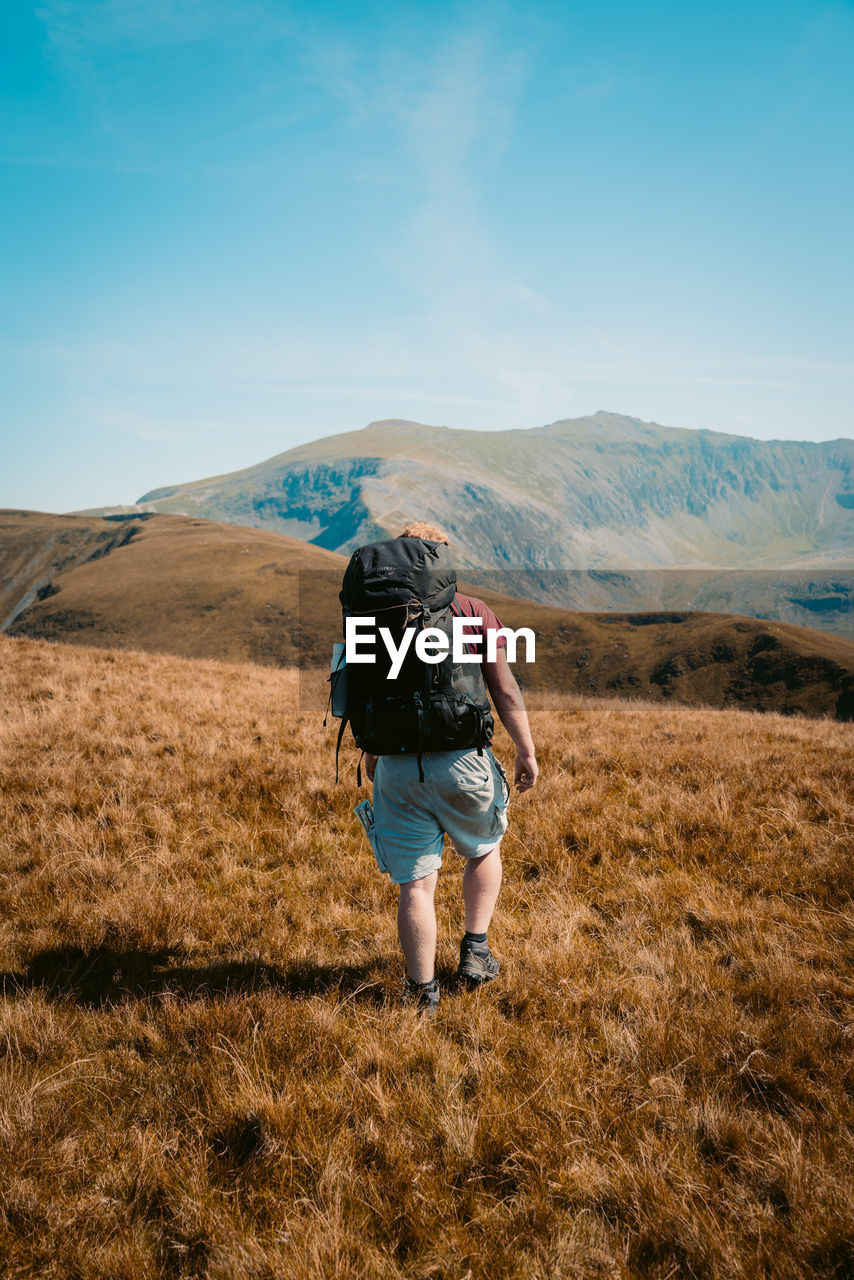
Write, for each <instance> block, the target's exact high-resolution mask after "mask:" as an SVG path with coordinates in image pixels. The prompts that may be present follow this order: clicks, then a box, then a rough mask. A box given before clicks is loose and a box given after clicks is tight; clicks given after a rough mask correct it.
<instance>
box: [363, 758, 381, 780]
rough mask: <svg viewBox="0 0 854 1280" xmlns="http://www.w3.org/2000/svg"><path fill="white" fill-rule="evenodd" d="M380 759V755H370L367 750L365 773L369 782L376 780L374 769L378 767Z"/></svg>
mask: <svg viewBox="0 0 854 1280" xmlns="http://www.w3.org/2000/svg"><path fill="white" fill-rule="evenodd" d="M378 759H379V756H372V755H369V754H368V752H367V751H366V752H365V774H366V776H367V779H368V782H373V780H374V770H375V769H376V767H377V760H378Z"/></svg>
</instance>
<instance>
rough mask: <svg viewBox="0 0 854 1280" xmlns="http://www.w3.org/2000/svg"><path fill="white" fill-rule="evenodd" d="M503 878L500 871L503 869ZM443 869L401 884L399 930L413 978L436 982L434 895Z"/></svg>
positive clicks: (410, 974)
mask: <svg viewBox="0 0 854 1280" xmlns="http://www.w3.org/2000/svg"><path fill="white" fill-rule="evenodd" d="M499 879H500V871H499ZM438 880H439V872H438V871H433V872H431V873H430V875H429V876H422V877H421V879H420V880H410V881H409V882H408V884H402V885H401V886H400V900H399V902H398V904H397V932H398V935H399V937H400V945H401V947H402V948H403V955H404V958H405V960H406V968H407V972H408V973H409V976H410V978H411V979H412V981H413V982H432V980H433V971H434V966H435V963H436V908H435V906H434V901H433V900H434V897H435V894H436V885H437V883H438Z"/></svg>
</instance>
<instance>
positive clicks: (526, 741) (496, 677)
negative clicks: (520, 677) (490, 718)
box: [483, 647, 539, 791]
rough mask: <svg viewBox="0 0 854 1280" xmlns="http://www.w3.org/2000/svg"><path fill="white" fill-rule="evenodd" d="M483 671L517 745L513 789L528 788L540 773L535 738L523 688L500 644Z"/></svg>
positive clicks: (500, 713) (494, 700) (496, 708)
mask: <svg viewBox="0 0 854 1280" xmlns="http://www.w3.org/2000/svg"><path fill="white" fill-rule="evenodd" d="M483 673H484V676H485V677H486V683H487V687H488V688H489V692H490V695H491V697H492V701H493V702H494V704H495V710H496V711H497V712H498V714H499V716H500V718H501V723H502V724H503V725H504V728H505V729H506V730H507V732H508V733H509V734H510V737H511V738H512V739H513V745H514V746H515V748H516V763H515V765H514V768H513V781H514V782H515V784H516V790H517V791H529V790H530V789H531V787H532V786H533V785H534V783H535V782H536V781H537V774H538V773H539V768H538V766H537V757H536V754H535V752H534V740H533V738H532V737H531V727H530V725H529V724H528V713H527V711H526V710H525V701H524V699H523V697H522V690H521V689H520V688H519V686H518V684H517V683H516V677H515V676H514V674H513V672H512V671H511V670H510V664H509V663H508V661H507V654H506V652H505V650H504V648H503V647H502V648H499V649H498V651H497V653H496V660H495V662H484V664H483Z"/></svg>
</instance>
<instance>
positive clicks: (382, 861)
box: [353, 800, 390, 875]
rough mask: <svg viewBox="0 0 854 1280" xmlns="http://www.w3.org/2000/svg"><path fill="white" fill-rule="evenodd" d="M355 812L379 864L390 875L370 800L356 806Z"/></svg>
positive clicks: (385, 873) (381, 869) (384, 872)
mask: <svg viewBox="0 0 854 1280" xmlns="http://www.w3.org/2000/svg"><path fill="white" fill-rule="evenodd" d="M353 812H354V813H355V814H356V817H357V818H358V819H359V821H360V822H361V824H362V827H363V828H364V832H365V835H366V836H367V837H368V843H369V845H370V846H371V848H372V849H373V852H374V858H375V860H376V864H377V866H378V867H379V869H380V871H382V872H383V874H384V875H389V874H390V872H389V866H388V863H387V861H386V858H385V854H384V853H383V846H382V841H381V840H380V838H379V835H378V834H377V824H376V821H375V819H374V810H373V806H372V805H371V802H370V800H363V801H362V803H361V804H360V805H357V806H356V808H355V809H354V810H353Z"/></svg>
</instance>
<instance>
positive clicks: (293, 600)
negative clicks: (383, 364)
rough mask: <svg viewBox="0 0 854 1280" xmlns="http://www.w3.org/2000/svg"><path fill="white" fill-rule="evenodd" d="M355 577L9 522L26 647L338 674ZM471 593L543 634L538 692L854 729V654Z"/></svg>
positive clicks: (218, 549) (824, 643)
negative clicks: (41, 644)
mask: <svg viewBox="0 0 854 1280" xmlns="http://www.w3.org/2000/svg"><path fill="white" fill-rule="evenodd" d="M78 524H79V527H78ZM75 533H76V540H75ZM25 546H26V547H28V548H29V551H28V552H27V553H26V554H25V552H24V547H25ZM70 549H71V550H73V552H74V555H73V556H72V558H71V559H70V560H69V559H68V557H69V554H70ZM87 554H88V558H87ZM52 556H56V561H55V569H54V571H53V572H51V571H50V569H49V566H50V563H51V557H52ZM75 557H76V558H75ZM345 563H346V560H345V558H344V557H343V556H341V555H339V554H337V553H335V552H332V551H328V550H325V549H323V548H321V547H317V546H311V545H309V544H306V543H304V542H301V541H299V540H298V539H295V538H288V537H284V536H282V535H280V534H276V533H273V532H270V531H269V530H258V529H249V528H243V527H239V526H234V525H229V524H224V523H213V522H210V521H204V520H192V519H188V518H186V517H181V516H170V515H148V516H145V515H142V516H131V517H130V518H122V519H120V520H115V519H103V520H99V519H97V518H90V519H88V520H81V521H79V522H78V521H76V519H75V518H74V517H68V516H47V515H41V514H39V513H34V512H29V513H25V512H8V511H7V512H0V586H2V589H3V592H4V599H5V601H6V603H5V608H6V609H7V610H8V612H9V614H10V615H12V616H13V620H12V621H11V623H10V625H9V626H8V627H7V628H6V630H7V632H8V634H9V635H12V636H31V637H35V638H41V639H49V640H59V641H63V642H65V643H72V644H85V645H98V646H104V647H109V648H118V649H129V648H130V649H142V650H148V651H150V652H162V653H173V654H177V655H179V656H184V657H198V658H222V659H226V660H229V661H252V662H259V663H265V664H269V665H278V666H289V665H295V664H297V663H301V664H302V665H304V666H306V667H309V668H314V667H325V666H326V664H327V663H328V658H329V653H330V646H331V643H332V641H333V640H334V639H336V638H338V636H339V634H340V612H339V605H338V598H337V592H338V588H339V586H340V579H341V574H342V572H343V569H344V566H345ZM27 565H28V566H29V567H30V572H31V575H32V578H31V580H29V579H27V577H26V572H25V568H24V567H22V566H27ZM461 589H463V590H469V591H470V592H471V593H473V594H476V595H478V596H480V597H481V598H483V599H485V600H486V601H487V603H488V604H490V606H491V607H492V608H494V609H495V610H496V612H497V613H498V616H499V617H500V618H501V620H502V622H503V623H504V624H505V625H507V626H512V627H520V626H530V627H533V628H534V631H535V633H536V635H537V644H538V651H537V661H536V663H535V664H534V665H533V666H531V667H528V666H526V665H525V664H524V663H521V664H519V665H518V666H517V668H516V670H517V675H518V676H519V679H520V682H521V683H522V684H523V685H524V686H525V687H528V688H542V689H554V690H562V691H575V692H580V693H585V694H587V693H590V694H595V693H605V694H620V695H623V696H626V695H635V696H637V697H640V698H644V699H652V700H656V701H661V700H668V699H672V700H676V701H679V702H684V703H688V704H692V705H708V706H742V707H748V708H754V709H759V710H776V711H784V712H802V713H804V714H807V715H835V716H837V717H839V718H843V719H848V718H850V717H851V716H852V714H854V644H851V643H850V642H848V641H845V640H843V639H841V638H839V637H837V636H833V635H828V634H825V633H823V632H820V631H815V630H812V629H809V628H804V627H797V626H791V625H788V624H785V623H776V622H775V623H764V622H759V621H757V620H755V619H750V618H741V617H734V616H731V615H726V614H716V613H701V612H694V613H692V612H686V611H681V612H679V611H670V612H667V611H665V612H660V613H649V612H647V613H625V612H623V613H602V612H573V611H570V610H567V609H560V608H554V607H549V606H546V605H543V604H539V603H534V602H531V601H525V600H520V599H518V598H516V597H510V596H504V595H500V594H498V593H496V592H493V591H488V590H484V589H483V588H481V587H479V586H477V584H473V583H467V582H466V581H465V578H464V575H461Z"/></svg>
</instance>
